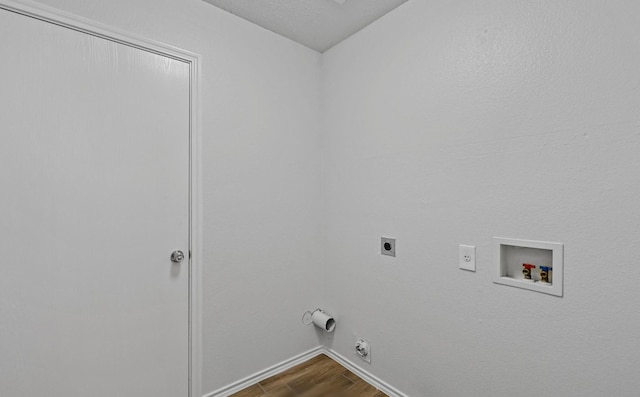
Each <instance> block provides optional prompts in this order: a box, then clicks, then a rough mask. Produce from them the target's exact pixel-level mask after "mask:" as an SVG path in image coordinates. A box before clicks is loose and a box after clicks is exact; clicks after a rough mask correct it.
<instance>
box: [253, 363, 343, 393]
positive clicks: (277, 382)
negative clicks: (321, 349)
mask: <svg viewBox="0 0 640 397" xmlns="http://www.w3.org/2000/svg"><path fill="white" fill-rule="evenodd" d="M330 360H331V359H330V358H329V357H327V356H326V355H324V354H320V355H317V356H315V357H313V358H312V359H310V360H307V361H305V362H303V363H301V364H298V365H296V366H295V367H292V368H290V369H288V370H286V371H284V372H282V373H280V374H277V375H274V376H272V377H270V378H268V379H265V380H263V381H262V382H260V386H262V387H263V388H264V389H265V390H266V391H270V390H272V389H276V388H279V387H281V386H283V385H286V384H287V383H289V382H291V381H292V380H294V379H296V378H297V377H299V376H300V375H302V374H303V373H305V372H306V371H307V370H308V369H309V368H313V367H314V366H316V365H319V364H321V363H324V362H328V361H330Z"/></svg>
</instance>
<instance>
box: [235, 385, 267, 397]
mask: <svg viewBox="0 0 640 397" xmlns="http://www.w3.org/2000/svg"><path fill="white" fill-rule="evenodd" d="M263 395H264V390H262V388H261V387H260V386H259V385H257V384H255V385H253V386H249V387H247V388H246V389H244V390H240V391H239V392H237V393H234V394H232V395H231V396H230V397H261V396H263Z"/></svg>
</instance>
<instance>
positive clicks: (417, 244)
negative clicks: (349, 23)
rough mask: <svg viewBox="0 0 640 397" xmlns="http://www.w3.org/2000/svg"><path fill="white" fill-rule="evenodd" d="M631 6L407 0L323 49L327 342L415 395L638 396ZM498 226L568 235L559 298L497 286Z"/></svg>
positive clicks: (545, 236) (638, 224) (639, 218)
mask: <svg viewBox="0 0 640 397" xmlns="http://www.w3.org/2000/svg"><path fill="white" fill-rule="evenodd" d="M638 15H640V3H638V2H637V1H624V0H616V1H584V0H572V1H570V0H566V1H553V0H545V1H512V0H488V1H481V2H474V1H463V0H457V1H451V0H435V1H419V0H414V1H410V2H408V3H406V4H405V5H403V6H401V7H400V8H399V9H397V10H396V11H394V12H392V13H390V14H388V15H387V16H386V17H384V18H382V19H380V20H379V21H377V22H376V23H374V24H373V25H371V26H369V27H368V28H367V29H365V30H363V31H361V32H360V33H358V34H356V35H355V36H353V37H352V38H350V39H348V40H346V41H344V42H343V43H342V44H340V45H338V46H337V47H335V48H333V49H331V50H329V51H328V52H326V53H325V54H324V56H323V60H322V61H323V66H322V68H323V69H322V71H323V89H324V93H323V104H324V105H323V106H324V115H323V117H324V125H325V126H324V130H323V141H322V144H323V168H324V171H323V186H324V187H323V189H324V210H323V217H322V218H323V228H324V231H325V233H326V243H325V245H326V246H327V247H331V251H325V252H326V254H325V264H324V269H325V272H326V274H327V278H326V280H327V284H328V288H327V290H326V299H327V302H328V305H327V308H328V309H329V310H331V311H332V312H333V313H334V314H335V315H336V316H337V318H338V327H337V330H336V335H335V337H334V339H333V340H330V341H328V343H329V345H330V346H331V347H332V348H333V349H335V350H336V351H337V352H338V353H341V354H342V355H344V356H346V357H349V358H353V359H354V360H357V359H355V357H354V356H353V354H352V344H353V342H354V340H355V339H354V337H353V335H354V333H355V334H358V335H361V336H364V337H368V338H369V339H370V342H371V343H372V347H373V364H372V365H371V366H368V365H366V364H363V367H364V368H365V369H367V370H370V371H371V372H372V373H374V374H375V375H377V376H379V377H380V378H382V379H383V380H386V381H388V382H389V383H391V384H393V385H395V386H397V387H398V388H399V389H400V390H403V391H404V392H406V393H407V394H408V395H410V396H415V397H419V396H563V397H567V396H582V397H584V396H604V395H615V396H635V395H637V394H638V390H639V389H640V377H638V376H637V373H638V365H640V340H639V339H638V337H637V333H638V332H637V328H638V327H639V326H640V311H639V310H638V302H640V288H638V282H639V281H640V272H638V259H637V258H636V255H635V254H634V249H636V248H637V247H639V246H640V206H639V205H638V199H639V198H640V183H638V175H639V171H640V155H639V153H640V111H639V109H640V73H639V72H638V65H640V29H639V28H638ZM494 235H496V236H505V237H514V238H525V239H536V240H547V241H557V242H563V243H565V244H566V245H565V284H564V287H565V296H564V298H557V297H553V296H548V295H543V294H539V293H534V292H529V291H525V290H519V289H515V288H511V287H506V286H500V285H495V284H493V283H492V274H493V273H492V271H493V268H492V256H491V250H490V238H491V236H494ZM381 236H390V237H396V238H397V255H398V256H397V258H395V259H393V258H390V257H386V256H381V255H380V254H379V244H380V240H379V239H380V237H381ZM459 243H462V244H472V245H477V247H478V251H477V254H478V271H477V273H469V272H465V271H462V270H458V269H457V260H458V251H457V249H458V244H459Z"/></svg>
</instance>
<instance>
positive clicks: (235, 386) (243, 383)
mask: <svg viewBox="0 0 640 397" xmlns="http://www.w3.org/2000/svg"><path fill="white" fill-rule="evenodd" d="M320 354H326V355H327V356H329V357H331V358H332V359H333V360H335V361H336V362H338V363H339V364H341V365H342V366H343V367H345V368H347V369H348V370H349V371H351V372H353V373H354V374H356V375H358V376H359V377H360V378H362V379H363V380H364V381H365V382H367V383H369V384H370V385H371V386H374V387H375V388H377V389H378V390H381V391H383V392H384V393H386V394H387V395H388V396H389V397H409V396H407V395H406V394H404V393H402V392H401V391H400V390H398V389H396V388H395V387H393V386H391V385H390V384H388V383H387V382H385V381H383V380H382V379H380V378H378V377H377V376H375V375H373V374H371V373H369V372H367V371H365V370H364V369H362V368H360V367H358V366H357V365H355V364H354V363H353V362H351V361H350V360H348V359H347V358H345V357H344V356H342V355H340V354H338V353H336V352H335V351H333V350H331V349H327V348H326V347H324V346H318V347H315V348H313V349H311V350H309V351H306V352H304V353H302V354H299V355H297V356H295V357H292V358H290V359H287V360H284V361H282V362H281V363H278V364H276V365H273V366H271V367H269V368H267V369H264V370H262V371H259V372H256V373H255V374H253V375H251V376H247V377H246V378H244V379H241V380H239V381H237V382H234V383H232V384H230V385H227V386H225V387H223V388H220V389H218V390H216V391H214V392H211V393H209V394H206V395H204V396H203V397H228V396H230V395H232V394H233V393H237V392H239V391H240V390H243V389H246V388H247V387H249V386H251V385H254V384H256V383H258V382H260V381H263V380H265V379H267V378H270V377H272V376H274V375H277V374H279V373H281V372H284V371H286V370H288V369H289V368H292V367H295V366H296V365H298V364H301V363H303V362H305V361H307V360H310V359H312V358H313V357H315V356H317V355H320Z"/></svg>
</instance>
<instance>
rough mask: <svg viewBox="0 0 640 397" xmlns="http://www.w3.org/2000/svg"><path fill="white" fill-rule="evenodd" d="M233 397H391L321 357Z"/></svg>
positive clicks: (323, 356) (335, 363)
mask: <svg viewBox="0 0 640 397" xmlns="http://www.w3.org/2000/svg"><path fill="white" fill-rule="evenodd" d="M231 397H388V396H387V395H386V394H384V393H383V392H381V391H379V390H377V389H376V388H375V387H373V386H371V385H370V384H368V383H367V382H365V381H364V380H362V379H360V378H359V377H357V376H356V375H355V374H353V373H352V372H351V371H349V370H348V369H346V368H345V367H343V366H341V365H340V364H338V363H337V362H335V361H333V360H332V359H330V358H329V357H327V356H325V355H324V354H321V355H319V356H316V357H314V358H312V359H311V360H309V361H306V362H304V363H302V364H299V365H297V366H295V367H293V368H291V369H289V370H287V371H285V372H282V373H280V374H278V375H275V376H272V377H271V378H268V379H265V380H263V381H262V382H259V383H256V384H255V385H253V386H250V387H248V388H246V389H244V390H242V391H239V392H237V393H235V394H233V395H232V396H231Z"/></svg>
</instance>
